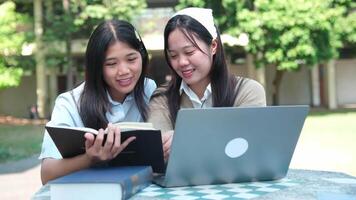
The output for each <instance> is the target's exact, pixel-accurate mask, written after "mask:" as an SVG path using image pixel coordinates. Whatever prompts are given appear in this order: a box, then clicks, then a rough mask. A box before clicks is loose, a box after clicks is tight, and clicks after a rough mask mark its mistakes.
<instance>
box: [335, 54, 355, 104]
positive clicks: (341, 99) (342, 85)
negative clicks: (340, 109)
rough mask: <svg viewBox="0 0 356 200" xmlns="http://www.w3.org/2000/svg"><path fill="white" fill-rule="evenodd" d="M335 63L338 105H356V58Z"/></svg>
mask: <svg viewBox="0 0 356 200" xmlns="http://www.w3.org/2000/svg"><path fill="white" fill-rule="evenodd" d="M335 65H336V66H335V70H336V72H335V73H336V94H337V102H338V105H339V106H347V105H349V104H353V105H356V59H343V60H337V61H336V62H335Z"/></svg>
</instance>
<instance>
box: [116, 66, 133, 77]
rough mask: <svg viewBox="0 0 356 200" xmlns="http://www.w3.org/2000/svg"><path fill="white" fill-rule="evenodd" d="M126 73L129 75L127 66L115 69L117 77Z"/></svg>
mask: <svg viewBox="0 0 356 200" xmlns="http://www.w3.org/2000/svg"><path fill="white" fill-rule="evenodd" d="M128 73H130V68H129V67H128V65H125V64H121V65H119V67H118V69H117V75H119V76H122V75H125V74H128Z"/></svg>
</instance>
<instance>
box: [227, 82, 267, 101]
mask: <svg viewBox="0 0 356 200" xmlns="http://www.w3.org/2000/svg"><path fill="white" fill-rule="evenodd" d="M240 87H241V88H240V89H239V93H238V94H237V97H236V100H235V104H234V106H235V107H254V106H256V107H259V106H266V92H265V89H264V88H263V86H262V85H261V84H260V83H258V82H257V81H255V80H252V79H245V80H244V81H243V83H242V84H241V86H240Z"/></svg>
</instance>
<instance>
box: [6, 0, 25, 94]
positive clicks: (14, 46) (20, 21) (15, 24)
mask: <svg viewBox="0 0 356 200" xmlns="http://www.w3.org/2000/svg"><path fill="white" fill-rule="evenodd" d="M15 9H16V5H15V3H14V2H12V1H6V2H4V3H2V4H0V19H1V20H0V89H4V88H8V87H14V86H18V85H19V84H20V81H21V76H22V74H23V69H22V68H21V66H20V64H21V61H20V60H21V47H22V45H23V44H24V43H25V41H26V35H25V32H24V31H23V27H24V26H25V24H26V23H27V22H28V17H27V16H26V15H24V14H19V13H17V12H16V10H15Z"/></svg>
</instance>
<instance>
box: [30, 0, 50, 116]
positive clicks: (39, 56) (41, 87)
mask: <svg viewBox="0 0 356 200" xmlns="http://www.w3.org/2000/svg"><path fill="white" fill-rule="evenodd" d="M33 12H34V21H35V24H34V29H35V37H36V52H35V60H36V84H37V85H36V87H37V89H36V94H37V106H38V114H39V117H41V118H43V117H45V116H46V99H47V98H46V97H47V89H46V85H47V84H46V69H45V54H44V49H43V42H42V36H43V25H42V18H43V11H42V0H34V5H33Z"/></svg>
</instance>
